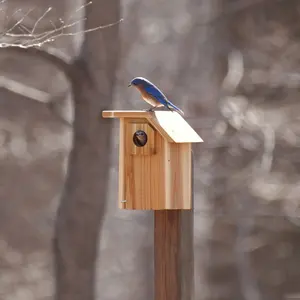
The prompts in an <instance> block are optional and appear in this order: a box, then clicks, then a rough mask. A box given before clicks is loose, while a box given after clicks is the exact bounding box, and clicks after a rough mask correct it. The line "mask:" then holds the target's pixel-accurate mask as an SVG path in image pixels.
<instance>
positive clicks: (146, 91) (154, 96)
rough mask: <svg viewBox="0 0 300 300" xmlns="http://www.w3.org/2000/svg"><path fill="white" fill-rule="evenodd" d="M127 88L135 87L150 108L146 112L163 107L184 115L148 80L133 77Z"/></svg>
mask: <svg viewBox="0 0 300 300" xmlns="http://www.w3.org/2000/svg"><path fill="white" fill-rule="evenodd" d="M129 86H134V87H136V88H137V89H138V90H139V92H140V93H141V96H142V98H143V99H144V100H145V101H146V102H147V103H148V104H150V105H151V106H152V107H151V108H150V109H148V110H147V111H153V110H154V109H155V108H157V107H162V106H164V107H166V108H168V109H169V110H172V111H177V112H178V113H180V114H181V115H184V113H183V111H182V110H181V109H179V108H178V107H177V106H176V105H174V104H173V103H172V102H171V101H169V100H168V99H167V97H166V96H165V95H164V94H163V92H162V91H160V90H159V88H158V87H156V86H155V85H154V84H153V83H152V82H150V81H149V80H147V79H145V78H143V77H135V78H133V79H132V80H131V82H130V84H129V85H128V87H129Z"/></svg>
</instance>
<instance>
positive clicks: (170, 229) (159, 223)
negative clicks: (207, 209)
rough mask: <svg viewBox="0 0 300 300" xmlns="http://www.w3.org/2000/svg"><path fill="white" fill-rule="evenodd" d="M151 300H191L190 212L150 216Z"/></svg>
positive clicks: (168, 211) (177, 211)
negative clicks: (151, 239)
mask: <svg viewBox="0 0 300 300" xmlns="http://www.w3.org/2000/svg"><path fill="white" fill-rule="evenodd" d="M154 268H155V280H154V286H155V300H169V299H170V300H171V299H172V300H192V299H193V298H194V252H193V211H192V210H156V211H155V212H154Z"/></svg>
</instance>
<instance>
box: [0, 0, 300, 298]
mask: <svg viewBox="0 0 300 300" xmlns="http://www.w3.org/2000/svg"><path fill="white" fill-rule="evenodd" d="M83 6H84V7H83ZM49 7H52V9H51V10H50V9H49ZM121 18H123V19H124V20H123V22H118V21H119V20H120V19H121ZM299 20H300V3H299V1H296V0H289V1H287V0H285V1H283V0H281V1H280V0H271V1H268V0H206V1H205V0H173V1H162V0H153V1H145V0H123V1H120V0H109V1H105V0H95V1H94V3H92V4H89V3H88V2H86V3H83V2H82V1H81V0H64V1H62V0H26V1H25V0H6V1H5V0H2V1H1V3H0V24H1V26H2V27H1V30H2V34H1V40H0V43H1V45H0V46H1V49H0V66H1V68H0V70H1V74H0V168H1V172H0V195H1V201H0V268H1V270H0V299H1V300H2V299H5V300H31V299H32V300H33V299H34V300H35V299H41V300H46V299H54V298H55V299H59V300H69V299H72V300H77V299H78V300H79V299H80V300H83V299H84V300H92V299H101V300H108V299H109V300H110V299H124V300H125V299H132V300H135V299H153V279H152V278H153V263H152V251H153V244H152V223H153V220H152V215H151V213H149V212H130V211H120V210H118V208H117V188H116V187H117V172H118V122H116V121H113V120H106V119H102V118H101V117H100V112H101V111H102V110H104V109H114V108H115V109H144V108H146V107H147V106H146V105H145V104H143V103H142V101H140V99H139V96H138V95H137V93H136V92H135V91H133V90H131V89H127V85H128V82H129V81H130V80H131V79H132V78H133V77H135V76H143V77H146V78H148V79H149V80H151V81H153V82H154V83H155V84H157V85H158V86H159V87H160V88H162V90H163V91H164V92H165V93H166V95H167V96H168V97H169V98H170V99H171V100H172V101H173V102H174V103H175V104H176V105H178V106H179V107H181V108H182V109H183V110H184V111H185V115H186V119H187V120H188V122H189V123H190V124H191V125H192V126H193V127H194V128H195V129H196V131H197V132H198V133H199V134H200V135H201V137H202V138H203V139H204V143H202V144H201V145H199V146H198V145H197V146H196V147H194V157H195V233H194V234H195V236H194V240H195V282H196V284H195V287H196V293H195V299H201V300H202V299H203V300H204V299H205V300H227V299H228V300H229V299H231V300H232V299H237V300H238V299H240V300H264V299H267V300H282V299H300V287H299V282H300V267H299V266H300V251H299V248H300V230H299V226H300V218H299V216H300V210H299V204H300V200H299V199H300V197H299V196H300V152H299V146H300V116H299V115H300V104H299V96H300V94H299V88H300V73H299V67H300V22H299ZM106 25H111V26H106ZM99 26H104V28H98V27H99ZM97 28H98V29H97ZM89 29H97V30H92V31H91V32H86V31H88V30H89ZM74 33H76V34H74ZM39 46H40V47H39ZM68 164H69V167H68ZM57 212H58V213H57ZM53 237H54V238H53ZM53 254H54V255H53ZM94 268H96V276H94V275H93V274H94ZM94 288H95V294H94Z"/></svg>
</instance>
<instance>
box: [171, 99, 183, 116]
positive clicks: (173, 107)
mask: <svg viewBox="0 0 300 300" xmlns="http://www.w3.org/2000/svg"><path fill="white" fill-rule="evenodd" d="M168 108H169V109H170V110H175V111H177V112H178V113H179V114H180V115H182V116H184V112H183V111H182V110H181V109H180V108H178V107H177V106H176V105H174V104H173V103H171V102H168Z"/></svg>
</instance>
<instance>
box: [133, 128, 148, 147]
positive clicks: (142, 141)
mask: <svg viewBox="0 0 300 300" xmlns="http://www.w3.org/2000/svg"><path fill="white" fill-rule="evenodd" d="M132 139H133V143H134V144H135V145H136V146H137V147H144V146H145V145H146V144H147V141H148V136H147V134H146V132H145V131H143V130H137V131H136V132H135V133H134V134H133V138H132Z"/></svg>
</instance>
